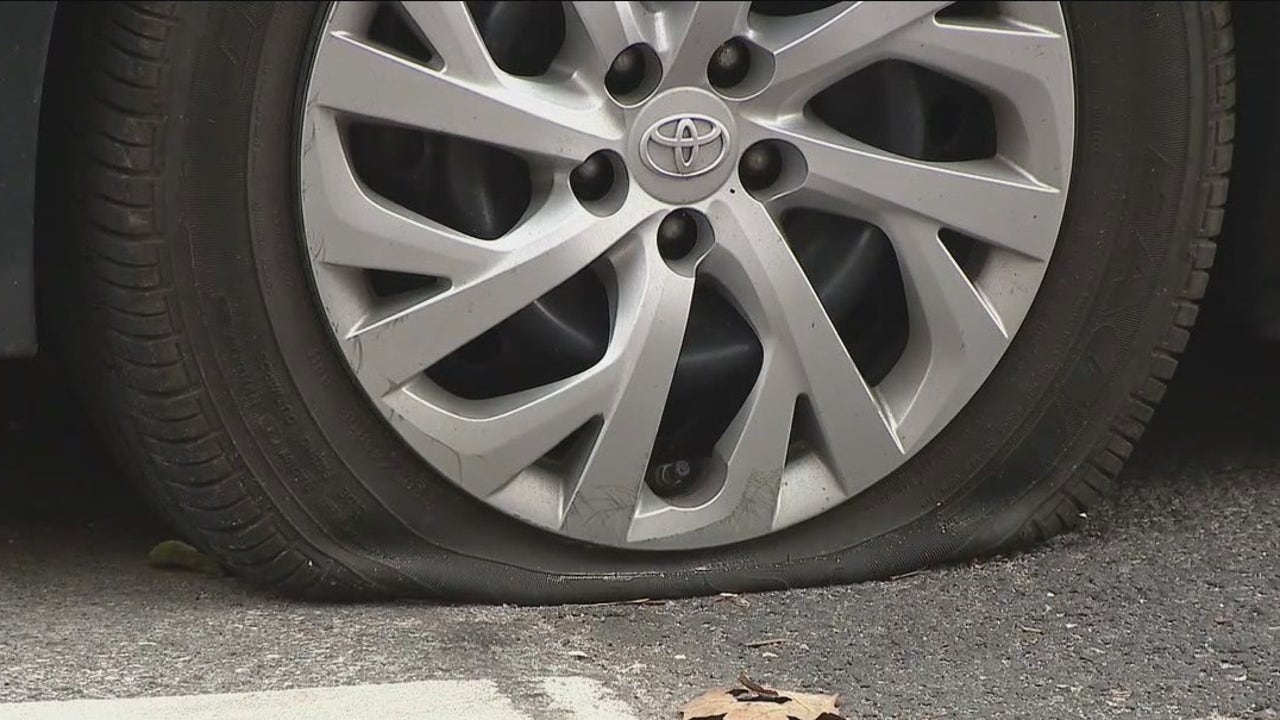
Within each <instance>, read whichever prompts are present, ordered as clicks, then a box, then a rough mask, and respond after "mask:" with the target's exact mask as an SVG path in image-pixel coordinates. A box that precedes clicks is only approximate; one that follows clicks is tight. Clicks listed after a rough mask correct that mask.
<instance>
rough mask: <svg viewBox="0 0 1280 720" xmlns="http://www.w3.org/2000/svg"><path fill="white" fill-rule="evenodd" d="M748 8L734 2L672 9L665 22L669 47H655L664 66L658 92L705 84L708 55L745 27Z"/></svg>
mask: <svg viewBox="0 0 1280 720" xmlns="http://www.w3.org/2000/svg"><path fill="white" fill-rule="evenodd" d="M749 7H750V3H746V2H738V1H736V0H734V1H730V0H725V1H723V2H721V1H715V2H694V3H687V4H680V5H678V6H675V7H672V8H671V9H670V10H669V11H668V13H669V16H670V17H669V19H668V21H667V31H668V35H669V37H670V44H669V45H664V46H663V47H660V48H659V53H660V54H661V56H662V64H663V67H664V73H663V78H662V83H661V84H660V85H659V89H665V88H669V87H677V86H680V85H694V86H703V85H706V84H707V63H708V62H709V61H710V60H711V55H712V53H714V52H715V50H716V48H718V47H720V45H721V43H723V42H724V41H726V40H728V39H729V38H731V37H734V36H735V35H738V34H739V33H741V32H742V31H743V30H744V29H745V28H746V21H747V11H748V9H749Z"/></svg>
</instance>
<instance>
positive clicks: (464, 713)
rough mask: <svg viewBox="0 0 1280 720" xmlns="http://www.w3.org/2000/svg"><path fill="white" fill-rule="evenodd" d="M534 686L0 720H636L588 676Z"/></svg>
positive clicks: (83, 708)
mask: <svg viewBox="0 0 1280 720" xmlns="http://www.w3.org/2000/svg"><path fill="white" fill-rule="evenodd" d="M534 682H538V681H534ZM535 687H536V688H537V690H540V691H541V693H543V694H544V695H545V699H546V700H547V701H548V704H549V707H546V708H529V707H517V704H516V703H515V702H514V701H513V700H512V698H510V697H508V696H507V695H505V694H503V692H502V690H501V689H500V688H499V686H498V684H497V683H495V682H494V681H492V680H430V681H425V682H411V683H397V684H386V685H353V686H348V687H330V688H309V689H302V690H273V691H266V692H246V693H226V694H218V695H179V696H172V697H142V698H120V699H110V700H53V701H44V702H27V703H7V704H0V720H69V719H72V718H74V719H75V720H117V719H119V720H294V719H295V718H306V720H397V719H398V718H406V719H408V718H412V719H413V720H455V719H456V720H635V717H636V715H635V713H634V712H633V711H632V710H631V708H629V707H627V706H626V705H625V704H623V703H622V702H620V701H619V700H617V699H616V698H615V697H614V696H613V694H612V693H611V692H610V691H609V690H608V688H606V687H605V686H604V685H603V684H601V683H600V682H599V681H596V680H593V679H591V678H585V677H549V678H541V680H540V684H539V685H536V686H535ZM522 704H524V703H522Z"/></svg>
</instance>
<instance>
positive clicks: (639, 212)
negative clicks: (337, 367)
mask: <svg viewBox="0 0 1280 720" xmlns="http://www.w3.org/2000/svg"><path fill="white" fill-rule="evenodd" d="M647 212H648V210H644V209H641V207H640V205H638V204H630V205H627V206H624V207H623V208H622V209H621V210H619V211H618V212H617V213H615V214H614V215H612V216H610V217H608V218H603V219H601V218H597V217H596V216H594V215H591V214H590V213H588V212H587V211H585V210H583V209H581V208H580V207H578V206H576V205H573V204H570V203H568V202H563V201H551V202H548V204H547V206H546V207H545V208H544V209H543V210H541V211H539V212H537V213H535V214H534V215H533V216H531V217H530V218H529V219H528V220H526V221H525V222H524V223H523V224H522V225H520V226H517V228H516V229H515V230H513V231H512V232H511V234H510V235H508V236H507V237H505V238H503V241H504V243H505V244H508V245H509V246H510V250H509V251H508V252H506V253H504V254H503V255H502V256H501V260H500V262H498V263H497V264H495V265H494V266H493V267H491V268H490V269H489V270H488V271H486V272H485V273H484V274H482V275H481V276H479V277H477V278H476V279H474V280H472V281H469V282H466V283H462V284H458V285H455V286H453V287H451V288H450V289H449V290H447V291H445V292H443V293H440V294H439V295H436V296H435V297H432V298H430V299H428V300H425V301H423V302H421V303H418V304H416V305H414V306H412V307H409V308H407V309H404V310H400V311H397V312H395V313H392V314H390V315H387V316H385V317H376V318H370V319H368V320H366V321H365V322H364V323H362V324H361V325H360V326H359V327H356V328H354V329H353V330H352V331H351V332H349V333H348V335H347V338H346V342H348V343H350V344H351V345H352V346H353V347H352V349H351V354H353V355H354V356H355V357H356V358H358V360H357V363H358V367H357V371H360V370H361V369H362V368H363V370H364V371H365V372H370V373H372V374H374V375H375V376H377V377H380V378H383V379H384V380H385V381H386V382H387V383H389V384H390V385H392V386H395V385H399V384H400V383H402V382H404V381H405V380H407V379H409V378H410V377H411V376H413V375H414V374H416V373H418V372H419V371H421V370H424V369H426V368H428V367H430V366H432V365H433V364H435V363H436V361H438V360H440V359H441V358H443V357H445V356H446V355H448V354H449V353H452V352H453V351H455V350H457V349H458V348H460V347H462V346H463V345H464V344H465V343H467V342H468V341H470V340H472V339H473V338H475V337H477V336H479V335H480V334H481V333H483V332H484V331H486V330H488V329H489V328H492V327H493V326H494V325H497V324H498V323H500V322H502V321H503V320H505V319H507V318H508V317H510V316H511V315H513V314H515V313H516V312H517V311H519V310H520V309H522V308H524V307H525V306H527V305H529V304H530V303H532V302H533V301H534V300H536V299H538V298H539V297H541V296H542V295H544V294H546V293H547V292H548V291H550V290H551V289H553V288H555V287H556V286H558V285H560V284H561V283H563V282H564V281H566V280H568V279H569V278H570V277H572V276H573V275H574V274H576V273H577V272H578V271H580V270H582V269H583V268H585V267H586V266H587V265H589V264H590V263H591V262H592V261H594V260H595V259H596V258H598V257H599V256H600V255H601V253H603V252H604V251H605V250H607V249H608V248H609V247H610V246H612V244H613V243H614V242H616V241H617V240H618V239H620V238H621V237H622V236H624V235H625V234H627V233H628V232H630V231H631V229H632V228H634V227H635V226H636V224H637V223H639V222H640V221H641V220H643V219H644V217H645V214H646V213H647Z"/></svg>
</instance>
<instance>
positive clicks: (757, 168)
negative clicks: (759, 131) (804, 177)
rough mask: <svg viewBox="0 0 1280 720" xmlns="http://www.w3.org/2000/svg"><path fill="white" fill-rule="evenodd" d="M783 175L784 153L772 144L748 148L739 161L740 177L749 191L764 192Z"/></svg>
mask: <svg viewBox="0 0 1280 720" xmlns="http://www.w3.org/2000/svg"><path fill="white" fill-rule="evenodd" d="M781 174H782V151H781V150H779V149H778V146H777V144H775V143H772V142H768V141H765V142H758V143H756V144H755V145H752V146H751V147H749V148H747V150H746V152H744V153H742V159H741V160H740V161H738V175H739V176H740V177H741V178H742V185H743V187H745V188H746V189H748V190H763V189H765V188H767V187H769V186H770V185H772V184H774V183H775V182H777V181H778V176H779V175H781Z"/></svg>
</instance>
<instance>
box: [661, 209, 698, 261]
mask: <svg viewBox="0 0 1280 720" xmlns="http://www.w3.org/2000/svg"><path fill="white" fill-rule="evenodd" d="M697 242H698V221H697V220H695V219H694V217H693V213H691V212H689V211H688V210H674V211H672V212H670V213H668V214H667V216H666V217H664V218H662V222H661V223H659V224H658V252H659V253H660V254H661V255H662V257H664V258H666V259H667V260H679V259H680V258H682V257H684V256H685V255H688V254H689V253H690V252H692V251H693V246H694V245H696V244H697Z"/></svg>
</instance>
